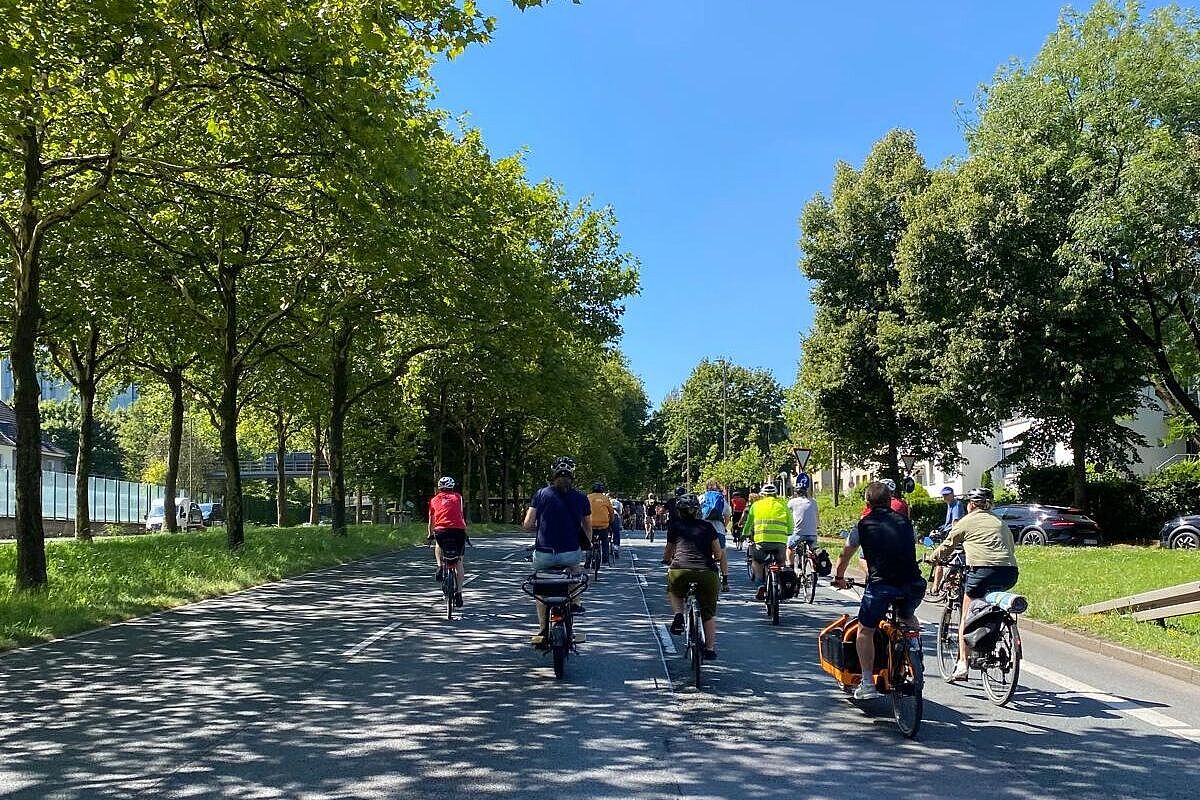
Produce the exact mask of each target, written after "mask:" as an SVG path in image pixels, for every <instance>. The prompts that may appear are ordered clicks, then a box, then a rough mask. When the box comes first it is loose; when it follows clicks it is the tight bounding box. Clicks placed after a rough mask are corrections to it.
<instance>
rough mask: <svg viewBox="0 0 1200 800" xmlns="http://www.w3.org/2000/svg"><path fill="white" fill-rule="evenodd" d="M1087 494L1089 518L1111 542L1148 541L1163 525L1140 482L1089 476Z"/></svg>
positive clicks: (1110, 475) (1105, 475)
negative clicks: (1094, 521)
mask: <svg viewBox="0 0 1200 800" xmlns="http://www.w3.org/2000/svg"><path fill="white" fill-rule="evenodd" d="M1087 491H1088V505H1089V506H1090V509H1089V512H1088V513H1089V516H1091V518H1092V519H1094V520H1096V523H1097V524H1099V526H1100V530H1101V531H1103V532H1104V536H1105V538H1106V539H1108V540H1109V541H1126V542H1128V541H1135V540H1138V539H1149V538H1151V537H1153V536H1154V534H1155V532H1156V531H1157V530H1158V527H1159V526H1160V525H1162V522H1163V517H1162V515H1161V513H1160V512H1159V511H1158V510H1157V508H1155V505H1154V503H1153V502H1151V500H1150V498H1149V497H1148V495H1147V494H1146V490H1145V488H1144V487H1143V486H1142V483H1141V481H1138V480H1132V479H1130V478H1127V477H1125V476H1123V475H1121V474H1119V473H1111V472H1109V473H1101V474H1098V475H1092V476H1090V478H1089V480H1088V485H1087Z"/></svg>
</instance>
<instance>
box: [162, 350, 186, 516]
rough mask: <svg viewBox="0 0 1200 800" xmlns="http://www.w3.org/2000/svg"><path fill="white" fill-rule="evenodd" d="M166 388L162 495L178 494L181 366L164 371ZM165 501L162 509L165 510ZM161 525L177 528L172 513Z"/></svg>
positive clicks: (181, 428) (181, 401)
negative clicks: (168, 393)
mask: <svg viewBox="0 0 1200 800" xmlns="http://www.w3.org/2000/svg"><path fill="white" fill-rule="evenodd" d="M165 377H166V381H167V388H168V389H170V390H171V427H170V430H168V431H167V474H166V477H165V479H164V480H163V483H164V484H165V488H164V492H163V496H164V497H171V498H174V497H175V496H176V495H177V494H179V451H180V449H181V448H182V446H183V368H182V367H175V368H172V369H171V370H170V371H169V372H167V373H166V376H165ZM166 507H167V506H166V503H165V502H164V503H163V509H164V511H165V510H166ZM163 526H164V527H165V529H166V530H167V531H168V532H169V533H174V532H175V531H177V530H178V529H179V524H178V522H177V520H176V516H175V515H174V514H165V513H164V515H163Z"/></svg>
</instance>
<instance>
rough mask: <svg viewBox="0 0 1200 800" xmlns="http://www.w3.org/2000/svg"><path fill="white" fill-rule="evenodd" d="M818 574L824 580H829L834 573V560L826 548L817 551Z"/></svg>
mask: <svg viewBox="0 0 1200 800" xmlns="http://www.w3.org/2000/svg"><path fill="white" fill-rule="evenodd" d="M816 556H817V574H818V575H820V576H821V577H822V578H828V577H829V576H830V575H831V574H832V573H833V559H831V558H830V557H829V553H827V552H825V548H824V547H821V548H818V549H817V553H816Z"/></svg>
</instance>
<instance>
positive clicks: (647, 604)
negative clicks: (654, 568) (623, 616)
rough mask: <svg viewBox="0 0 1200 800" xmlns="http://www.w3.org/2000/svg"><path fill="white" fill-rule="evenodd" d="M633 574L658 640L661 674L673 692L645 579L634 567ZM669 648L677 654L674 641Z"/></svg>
mask: <svg viewBox="0 0 1200 800" xmlns="http://www.w3.org/2000/svg"><path fill="white" fill-rule="evenodd" d="M634 574H635V575H637V577H638V578H639V580H638V593H640V594H641V595H642V607H643V608H645V609H646V619H647V620H648V621H649V622H650V627H651V628H652V629H653V630H654V639H655V641H656V642H658V655H659V657H660V659H661V660H662V668H663V675H665V676H666V680H667V686H669V687H671V691H672V692H674V691H675V681H673V680H671V669H670V668H669V667H668V666H667V650H666V648H665V647H663V641H662V639H661V638H660V634H659V632H658V629H659V628H660V627H661V626H660V625H658V624H657V623H655V621H654V615H653V614H651V613H650V601H648V600H647V599H646V589H645V585H646V580H645V578H644V577H643V576H642V574H641V573H640V572H636V569H635V572H634ZM671 650H672V653H671V655H677V653H676V652H675V645H674V643H672V644H671Z"/></svg>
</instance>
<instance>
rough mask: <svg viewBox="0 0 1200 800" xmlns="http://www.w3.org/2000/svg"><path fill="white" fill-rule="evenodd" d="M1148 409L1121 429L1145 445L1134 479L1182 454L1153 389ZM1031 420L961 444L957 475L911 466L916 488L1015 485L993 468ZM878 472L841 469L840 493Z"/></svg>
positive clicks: (827, 476)
mask: <svg viewBox="0 0 1200 800" xmlns="http://www.w3.org/2000/svg"><path fill="white" fill-rule="evenodd" d="M1146 399H1147V403H1148V405H1147V407H1146V408H1143V409H1141V410H1140V411H1139V412H1138V413H1137V414H1135V415H1134V416H1133V417H1131V418H1130V419H1128V420H1126V421H1125V423H1124V424H1125V425H1126V426H1127V427H1129V428H1131V429H1132V430H1134V431H1135V432H1137V433H1140V434H1141V435H1142V436H1143V437H1144V438H1145V439H1146V442H1147V446H1145V447H1139V448H1138V450H1137V455H1138V458H1139V459H1140V461H1134V462H1132V463H1130V464H1127V465H1126V466H1127V467H1128V468H1129V470H1130V472H1132V473H1133V474H1135V475H1148V474H1150V473H1151V472H1153V471H1154V470H1156V469H1158V468H1159V467H1161V466H1163V465H1164V464H1166V463H1168V462H1170V461H1172V460H1174V459H1176V458H1178V457H1179V456H1181V455H1183V454H1184V453H1185V452H1186V448H1185V445H1184V443H1183V442H1170V443H1167V442H1166V439H1167V415H1166V410H1165V409H1164V407H1163V405H1162V403H1161V402H1160V401H1159V400H1158V398H1157V397H1156V396H1154V394H1153V391H1152V390H1151V389H1149V388H1148V389H1147V390H1146ZM1031 424H1032V420H1030V419H1028V418H1025V419H1011V420H1007V421H1006V422H1004V423H1002V424H1001V426H1000V430H998V431H997V432H996V434H995V435H994V436H992V437H991V438H990V439H988V440H987V441H984V442H981V443H979V442H962V443H960V444H959V452H960V453H961V454H962V456H963V463H961V464H960V465H959V466H958V468H957V469H956V470H951V471H946V470H942V469H939V468H938V467H937V465H935V464H934V463H933V462H931V461H918V462H917V463H916V464H915V465H914V467H913V472H912V475H913V478H914V479H915V480H916V482H917V483H919V484H920V485H922V486H924V487H925V488H926V489H928V490H929V493H930V494H931V495H937V494H938V493H939V492H940V490H941V489H942V487H943V486H949V487H950V488H951V489H953V490H954V492H955V493H956V494H963V493H964V492H967V491H970V490H971V489H974V488H975V487H977V486H980V485H981V484H982V483H983V475H984V473H985V472H991V475H992V483H993V484H994V485H995V486H1010V487H1011V486H1013V485H1014V484H1015V482H1016V478H1017V475H1018V474H1019V473H1020V469H1019V468H1017V467H1008V468H999V467H997V466H996V464H998V463H999V462H1000V461H1002V460H1003V459H1004V458H1005V457H1006V456H1008V455H1011V454H1012V452H1013V450H1014V449H1015V448H1016V445H1014V444H1012V440H1013V439H1014V438H1015V437H1016V436H1019V435H1020V434H1022V433H1024V432H1025V431H1027V430H1028V429H1029V426H1030V425H1031ZM1072 461H1073V454H1072V452H1071V448H1069V447H1067V446H1066V445H1065V444H1059V445H1058V446H1057V447H1055V449H1054V457H1053V462H1054V463H1055V464H1071V463H1072ZM876 472H877V470H875V469H873V468H867V467H864V466H860V465H850V464H843V465H842V470H841V473H842V474H841V479H842V486H841V488H842V490H843V491H845V492H852V491H854V489H855V488H856V487H859V486H862V485H863V484H865V483H868V482H869V481H871V480H872V479H873V478H874V476H875V474H876ZM813 485H814V487H815V488H816V490H817V491H822V490H828V489H831V488H832V487H833V471H832V470H829V469H826V470H822V471H821V472H820V473H819V474H814V475H813Z"/></svg>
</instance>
